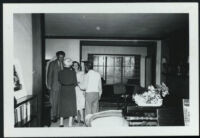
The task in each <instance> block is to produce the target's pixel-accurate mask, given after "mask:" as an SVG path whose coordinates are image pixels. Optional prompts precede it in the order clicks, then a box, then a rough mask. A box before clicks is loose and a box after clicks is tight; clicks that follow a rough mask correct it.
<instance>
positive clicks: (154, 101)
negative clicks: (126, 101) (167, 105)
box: [132, 83, 169, 106]
mask: <svg viewBox="0 0 200 138" xmlns="http://www.w3.org/2000/svg"><path fill="white" fill-rule="evenodd" d="M168 94H169V91H168V87H167V86H166V85H165V84H164V83H162V84H161V85H156V87H154V86H153V85H150V86H148V89H147V91H144V93H142V94H134V95H133V96H132V98H133V100H134V101H135V102H136V104H137V105H139V106H161V105H162V102H163V97H165V96H166V95H168Z"/></svg>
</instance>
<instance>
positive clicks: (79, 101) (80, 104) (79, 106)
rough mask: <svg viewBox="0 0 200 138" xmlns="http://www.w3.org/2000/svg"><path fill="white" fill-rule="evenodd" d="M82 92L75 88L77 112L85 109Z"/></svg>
mask: <svg viewBox="0 0 200 138" xmlns="http://www.w3.org/2000/svg"><path fill="white" fill-rule="evenodd" d="M83 93H84V92H83V91H82V90H80V88H79V87H76V105H77V110H82V109H84V108H85V96H84V94H83Z"/></svg>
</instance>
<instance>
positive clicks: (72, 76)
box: [58, 58, 77, 127]
mask: <svg viewBox="0 0 200 138" xmlns="http://www.w3.org/2000/svg"><path fill="white" fill-rule="evenodd" d="M71 65H72V60H71V59H69V58H67V59H65V61H64V66H65V68H64V70H62V71H60V72H59V75H58V80H59V82H60V84H61V91H60V126H61V127H63V126H64V125H63V119H64V118H68V117H69V127H71V126H72V119H73V116H76V115H77V112H76V92H75V87H76V85H77V78H76V73H75V72H74V71H72V70H71V68H70V67H71Z"/></svg>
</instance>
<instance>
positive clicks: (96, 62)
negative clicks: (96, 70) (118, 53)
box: [93, 56, 99, 66]
mask: <svg viewBox="0 0 200 138" xmlns="http://www.w3.org/2000/svg"><path fill="white" fill-rule="evenodd" d="M98 60H99V57H98V56H94V61H93V64H94V66H95V65H98V62H99V61H98Z"/></svg>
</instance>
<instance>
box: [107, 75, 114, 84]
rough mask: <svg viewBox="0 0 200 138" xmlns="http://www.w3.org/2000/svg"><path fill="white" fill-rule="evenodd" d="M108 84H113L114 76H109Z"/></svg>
mask: <svg viewBox="0 0 200 138" xmlns="http://www.w3.org/2000/svg"><path fill="white" fill-rule="evenodd" d="M106 83H107V84H113V76H107V80H106Z"/></svg>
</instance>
